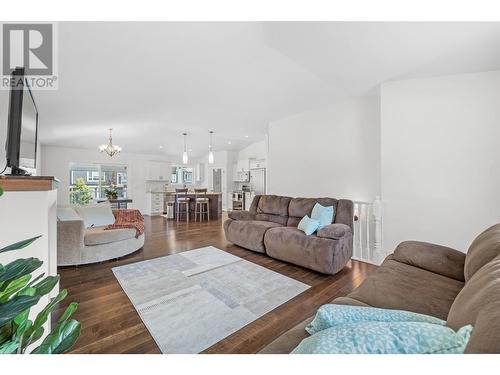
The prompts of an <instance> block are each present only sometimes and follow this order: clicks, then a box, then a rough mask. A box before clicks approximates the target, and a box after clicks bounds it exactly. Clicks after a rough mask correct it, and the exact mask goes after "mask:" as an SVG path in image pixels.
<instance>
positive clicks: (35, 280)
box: [28, 272, 45, 286]
mask: <svg viewBox="0 0 500 375" xmlns="http://www.w3.org/2000/svg"><path fill="white" fill-rule="evenodd" d="M44 276H45V272H42V273H41V274H40V275H38V276H37V277H35V278H34V279H33V280H31V281H30V283H29V284H28V286H32V285H33V284H34V283H36V282H37V281H38V280H40V279H41V278H42V277H44Z"/></svg>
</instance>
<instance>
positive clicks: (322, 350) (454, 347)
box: [292, 321, 472, 354]
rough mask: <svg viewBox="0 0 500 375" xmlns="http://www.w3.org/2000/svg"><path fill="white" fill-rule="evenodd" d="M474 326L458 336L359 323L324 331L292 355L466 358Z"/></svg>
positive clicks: (435, 328) (436, 329)
mask: <svg viewBox="0 0 500 375" xmlns="http://www.w3.org/2000/svg"><path fill="white" fill-rule="evenodd" d="M471 331H472V326H470V325H468V326H465V327H462V328H461V329H460V330H459V331H458V332H455V331H453V330H452V329H450V328H448V327H446V326H443V325H438V324H432V323H422V322H371V321H370V322H357V323H345V324H341V325H338V326H335V327H332V328H327V329H325V330H322V331H320V332H318V333H316V334H314V335H312V336H310V337H308V338H306V339H304V340H302V342H301V343H300V344H299V346H297V347H296V348H295V349H294V350H293V351H292V354H463V352H464V350H465V347H466V346H467V342H468V341H469V338H470V334H471Z"/></svg>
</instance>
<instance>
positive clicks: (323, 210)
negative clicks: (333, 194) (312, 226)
mask: <svg viewBox="0 0 500 375" xmlns="http://www.w3.org/2000/svg"><path fill="white" fill-rule="evenodd" d="M333 211H334V210H333V206H328V207H324V206H322V205H320V204H319V203H316V204H315V205H314V207H313V210H312V213H311V218H312V219H314V220H318V221H319V227H318V229H321V228H323V227H326V226H327V225H330V224H331V223H332V221H333V213H334V212H333Z"/></svg>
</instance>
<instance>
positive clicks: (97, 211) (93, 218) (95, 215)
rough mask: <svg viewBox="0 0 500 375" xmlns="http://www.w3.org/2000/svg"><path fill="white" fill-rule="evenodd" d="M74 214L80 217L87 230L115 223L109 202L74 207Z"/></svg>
mask: <svg viewBox="0 0 500 375" xmlns="http://www.w3.org/2000/svg"><path fill="white" fill-rule="evenodd" d="M75 210H76V212H77V213H78V215H80V216H81V217H82V219H83V222H84V223H85V226H86V227H87V228H91V227H100V226H104V225H111V224H114V223H115V216H114V215H113V211H112V210H111V204H110V203H109V202H102V203H98V204H89V205H85V206H76V207H75Z"/></svg>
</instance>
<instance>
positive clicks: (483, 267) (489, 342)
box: [261, 224, 500, 353]
mask: <svg viewBox="0 0 500 375" xmlns="http://www.w3.org/2000/svg"><path fill="white" fill-rule="evenodd" d="M332 303H336V304H347V305H356V306H375V307H381V308H389V309H400V310H408V311H414V312H418V313H423V314H427V315H432V316H435V317H438V318H441V319H444V320H446V322H447V325H448V326H449V327H450V328H453V329H455V330H457V329H459V328H460V327H463V326H464V325H467V324H471V325H472V326H473V327H474V329H473V331H472V335H471V337H470V340H469V343H468V345H467V348H466V353H500V224H497V225H494V226H492V227H491V228H489V229H487V230H486V231H484V232H483V233H481V234H480V235H479V236H478V237H477V238H476V239H475V240H474V241H473V242H472V244H471V245H470V247H469V250H468V251H467V253H466V254H465V253H463V252H460V251H457V250H454V249H450V248H448V247H444V246H439V245H434V244H431V243H425V242H416V241H407V242H403V243H401V244H400V245H399V246H398V247H397V248H396V250H395V251H394V253H393V254H391V255H389V256H388V257H387V258H386V259H385V261H384V262H383V263H382V265H381V266H380V268H379V269H378V270H377V271H376V272H375V273H373V274H372V275H370V276H369V277H368V278H367V279H366V280H365V281H364V282H363V284H361V286H360V287H359V288H357V289H355V290H354V291H353V292H352V293H350V294H349V295H348V296H347V297H340V298H337V299H335V300H333V301H332ZM311 320H312V317H311V318H309V319H306V320H305V321H303V322H302V323H300V324H298V325H297V326H295V327H294V328H292V329H291V330H289V331H288V332H286V333H284V334H283V335H281V336H280V337H278V338H277V339H276V340H275V341H273V342H272V343H271V344H269V345H268V346H266V347H265V348H264V349H263V350H262V351H261V353H289V352H290V351H292V350H293V348H295V347H296V346H297V345H298V344H299V343H300V341H301V340H302V339H304V338H305V337H306V336H307V333H306V331H305V330H304V328H305V326H306V325H307V324H308V323H309V322H310V321H311Z"/></svg>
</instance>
